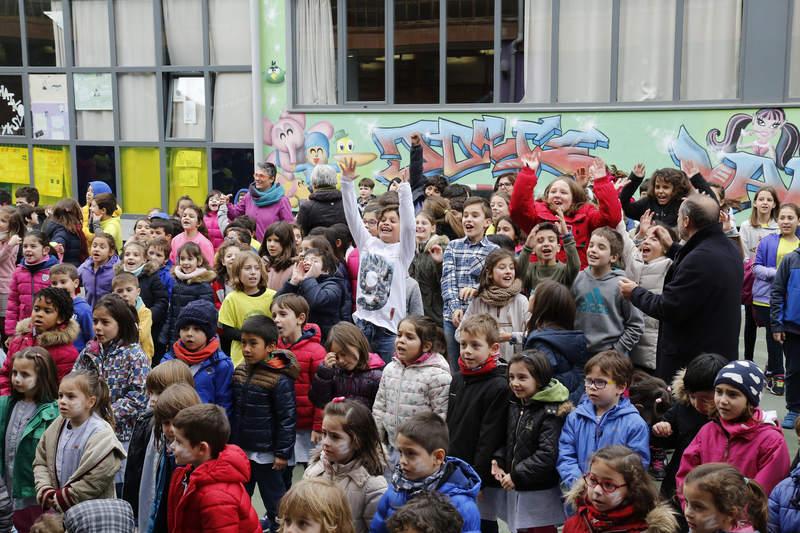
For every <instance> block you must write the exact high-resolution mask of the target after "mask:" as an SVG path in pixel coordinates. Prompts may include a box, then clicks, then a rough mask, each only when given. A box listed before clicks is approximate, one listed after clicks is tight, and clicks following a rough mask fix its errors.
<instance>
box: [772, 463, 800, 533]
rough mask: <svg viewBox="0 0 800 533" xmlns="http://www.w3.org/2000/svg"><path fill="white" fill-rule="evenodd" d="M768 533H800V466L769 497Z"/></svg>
mask: <svg viewBox="0 0 800 533" xmlns="http://www.w3.org/2000/svg"><path fill="white" fill-rule="evenodd" d="M767 531H768V532H769V533H787V532H788V531H800V466H797V467H795V469H794V470H792V473H791V474H789V477H787V478H786V479H784V480H783V481H781V482H780V483H778V485H777V486H776V487H775V488H774V489H772V494H770V495H769V520H768V524H767Z"/></svg>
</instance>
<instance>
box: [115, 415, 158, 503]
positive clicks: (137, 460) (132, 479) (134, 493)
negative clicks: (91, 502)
mask: <svg viewBox="0 0 800 533" xmlns="http://www.w3.org/2000/svg"><path fill="white" fill-rule="evenodd" d="M152 434H153V411H151V410H150V409H148V410H147V411H145V412H144V414H142V416H140V417H139V419H138V420H137V421H136V425H135V426H133V435H132V436H131V443H130V446H129V447H128V462H127V465H126V466H125V484H124V485H123V486H122V499H123V500H125V501H126V502H128V503H129V504H131V508H132V509H133V516H138V513H139V487H140V486H141V483H142V471H143V470H144V455H145V452H147V443H148V442H149V441H150V435H152Z"/></svg>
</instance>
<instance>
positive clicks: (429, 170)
mask: <svg viewBox="0 0 800 533" xmlns="http://www.w3.org/2000/svg"><path fill="white" fill-rule="evenodd" d="M417 132H419V133H422V134H423V145H422V154H423V161H424V163H423V172H424V174H425V175H426V176H434V175H442V176H444V177H445V178H447V180H448V181H450V182H454V181H457V180H459V179H461V178H463V177H464V176H466V175H468V174H471V173H473V172H478V171H481V170H485V169H489V168H491V172H492V175H493V176H498V175H500V174H503V173H505V172H508V171H515V170H516V169H518V168H520V166H521V163H520V160H519V158H520V157H521V156H524V155H527V154H530V153H532V152H539V159H540V161H541V165H542V170H543V171H545V172H549V173H551V174H555V175H560V174H565V173H572V172H574V171H575V170H576V169H577V168H580V167H586V166H588V165H589V164H590V162H591V159H592V157H593V156H592V155H590V150H593V149H596V148H608V142H609V141H608V137H606V135H605V134H603V133H602V132H601V131H598V130H597V129H595V128H589V129H588V130H586V131H578V130H568V131H567V132H562V129H561V117H560V116H557V115H556V116H550V117H543V118H541V119H539V120H515V121H512V123H511V135H510V136H508V137H507V136H506V119H505V118H502V117H495V116H491V115H483V116H482V117H481V118H479V119H475V120H473V121H472V125H471V126H467V125H464V124H460V123H458V122H454V121H452V120H448V119H446V118H441V117H439V118H438V119H437V120H418V121H416V122H413V123H411V124H406V125H404V126H394V127H386V128H375V129H374V131H373V133H372V140H373V142H374V143H375V146H376V147H377V149H378V153H379V157H380V158H381V159H383V160H384V161H386V162H387V165H386V167H385V168H384V169H382V170H381V171H380V172H379V173H378V174H377V176H376V177H377V178H378V179H379V180H380V181H382V182H383V183H388V182H389V181H391V180H392V178H394V177H396V176H399V175H400V172H401V171H402V168H401V166H400V165H401V159H402V158H401V153H400V146H401V145H402V146H403V147H404V148H405V149H408V148H409V147H410V146H411V140H410V137H411V134H412V133H417ZM436 149H439V150H441V153H440V152H439V151H437V150H436Z"/></svg>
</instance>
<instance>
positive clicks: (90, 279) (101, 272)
mask: <svg viewBox="0 0 800 533" xmlns="http://www.w3.org/2000/svg"><path fill="white" fill-rule="evenodd" d="M118 261H119V256H116V255H114V256H111V259H109V260H108V262H107V263H106V264H105V265H103V266H101V267H100V268H99V269H98V270H97V272H95V270H94V264H93V263H92V258H91V257H90V258H89V259H87V260H86V261H84V262H83V264H82V265H81V266H79V267H78V275H79V276H80V277H81V285H83V288H84V289H85V290H86V301H87V302H89V305H91V306H92V308H94V304H96V303H97V300H99V299H100V298H102V297H103V296H105V295H106V294H108V293H110V292H111V280H113V279H114V265H115V264H117V262H118Z"/></svg>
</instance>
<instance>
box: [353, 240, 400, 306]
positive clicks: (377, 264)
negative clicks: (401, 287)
mask: <svg viewBox="0 0 800 533" xmlns="http://www.w3.org/2000/svg"><path fill="white" fill-rule="evenodd" d="M360 268H361V276H360V277H359V280H358V284H359V288H360V289H361V292H359V294H358V300H357V302H356V303H357V304H358V306H359V307H361V308H363V309H366V310H367V311H377V310H378V309H381V308H383V306H384V305H386V302H387V301H388V300H389V289H391V288H392V278H393V277H394V267H393V265H392V264H391V263H390V262H389V261H387V260H386V258H385V257H382V256H380V255H375V254H366V255H365V256H364V258H363V259H362V260H361V267H360Z"/></svg>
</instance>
